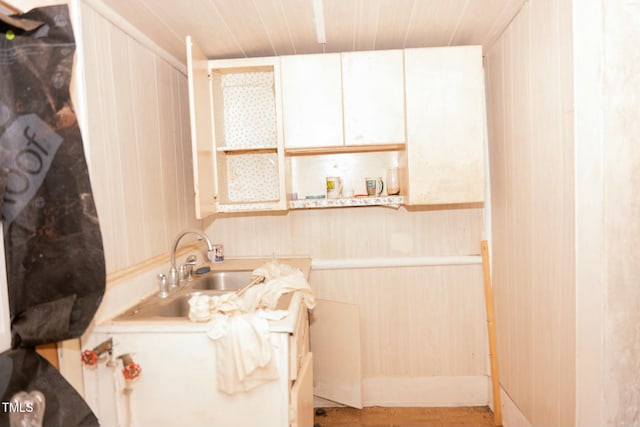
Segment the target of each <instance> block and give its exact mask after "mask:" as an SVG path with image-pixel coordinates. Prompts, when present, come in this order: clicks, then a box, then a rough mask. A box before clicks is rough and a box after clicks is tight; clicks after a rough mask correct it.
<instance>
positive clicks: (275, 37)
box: [102, 0, 526, 62]
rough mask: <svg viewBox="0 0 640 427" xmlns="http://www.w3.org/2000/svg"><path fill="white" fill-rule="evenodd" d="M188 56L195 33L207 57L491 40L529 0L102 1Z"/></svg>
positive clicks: (168, 47) (179, 55)
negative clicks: (188, 39)
mask: <svg viewBox="0 0 640 427" xmlns="http://www.w3.org/2000/svg"><path fill="white" fill-rule="evenodd" d="M102 2H103V3H105V4H106V5H107V6H109V7H110V8H112V9H113V10H114V11H116V12H117V13H118V14H120V15H122V16H123V17H124V18H125V19H127V20H128V21H129V22H130V23H132V24H133V25H135V26H136V27H137V28H139V29H140V30H141V31H142V32H143V33H145V34H146V35H147V36H148V37H149V38H151V39H152V40H154V41H155V42H156V43H158V44H159V45H160V46H161V47H163V48H164V49H165V50H167V51H168V52H169V53H170V54H172V55H173V56H175V57H176V58H177V59H178V60H180V61H182V62H184V61H185V53H184V51H185V42H184V40H185V36H186V35H192V36H193V38H194V40H195V41H196V43H197V44H198V45H199V46H200V48H201V50H202V51H203V52H204V53H205V54H206V55H207V56H208V57H209V58H212V59H214V58H239V57H260V56H274V55H291V54H304V53H321V52H345V51H357V50H381V49H398V48H411V47H431V46H456V45H470V44H479V45H483V46H484V47H485V48H487V47H488V46H490V45H491V44H492V43H493V42H494V41H495V40H496V39H497V38H498V36H499V35H500V34H501V33H502V31H503V30H504V29H505V28H506V27H507V25H508V24H509V22H510V21H511V19H512V18H513V17H514V16H515V15H516V13H517V12H518V10H519V9H520V7H521V6H522V5H523V4H524V3H525V2H526V0H324V1H323V5H324V16H325V23H326V24H325V29H326V43H325V44H319V43H318V42H317V39H316V27H315V19H314V14H313V0H180V1H176V0H102Z"/></svg>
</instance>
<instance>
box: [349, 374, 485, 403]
mask: <svg viewBox="0 0 640 427" xmlns="http://www.w3.org/2000/svg"><path fill="white" fill-rule="evenodd" d="M489 387H490V382H489V376H487V375H477V376H434V377H369V378H363V379H362V403H363V405H364V406H389V407H393V406H395V407H439V406H448V407H453V406H487V405H489V397H490V390H489Z"/></svg>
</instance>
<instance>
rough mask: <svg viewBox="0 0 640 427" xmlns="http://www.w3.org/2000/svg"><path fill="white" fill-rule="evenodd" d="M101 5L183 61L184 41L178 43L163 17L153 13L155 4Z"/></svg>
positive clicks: (119, 1) (111, 1) (121, 1)
mask: <svg viewBox="0 0 640 427" xmlns="http://www.w3.org/2000/svg"><path fill="white" fill-rule="evenodd" d="M162 1H166V0H162ZM102 3H104V4H105V5H106V6H107V7H108V8H110V9H112V10H113V11H114V12H116V13H117V14H118V15H120V16H122V17H123V18H125V20H126V21H128V22H129V23H130V24H131V25H133V26H134V27H136V28H137V29H139V30H140V31H141V32H142V33H143V34H145V35H146V36H147V37H148V38H149V39H151V40H153V41H154V42H155V43H156V44H157V45H158V46H160V47H162V48H163V49H164V50H166V51H167V52H169V53H170V54H171V55H173V56H175V57H176V58H178V59H180V60H184V57H185V54H184V41H182V43H180V40H179V38H178V34H177V33H176V32H175V31H174V30H173V29H172V27H171V26H168V25H167V24H166V23H165V22H164V19H165V15H164V14H162V13H157V12H156V11H155V5H156V2H153V3H150V4H147V3H146V2H145V1H128V0H103V1H102ZM158 3H161V2H160V1H159V2H158Z"/></svg>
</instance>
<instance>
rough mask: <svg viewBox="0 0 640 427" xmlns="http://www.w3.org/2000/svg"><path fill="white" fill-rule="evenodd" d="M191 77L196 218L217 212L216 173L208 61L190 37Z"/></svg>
mask: <svg viewBox="0 0 640 427" xmlns="http://www.w3.org/2000/svg"><path fill="white" fill-rule="evenodd" d="M187 79H188V86H189V113H190V118H191V152H192V157H193V185H194V194H195V203H196V218H198V219H201V218H205V217H207V216H209V215H211V214H213V213H215V211H216V208H215V195H216V189H215V187H216V179H215V176H216V173H215V150H214V141H213V124H212V109H211V89H210V86H209V67H208V60H207V58H206V57H205V56H204V54H203V53H202V52H201V51H200V49H199V48H198V46H197V45H196V44H195V43H194V42H193V40H191V36H187Z"/></svg>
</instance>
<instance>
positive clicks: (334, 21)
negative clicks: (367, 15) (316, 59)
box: [324, 0, 377, 52]
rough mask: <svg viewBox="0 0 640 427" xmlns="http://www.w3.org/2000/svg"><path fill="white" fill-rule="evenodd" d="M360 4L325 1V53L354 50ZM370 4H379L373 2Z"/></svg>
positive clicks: (339, 0) (340, 0)
mask: <svg viewBox="0 0 640 427" xmlns="http://www.w3.org/2000/svg"><path fill="white" fill-rule="evenodd" d="M359 3H360V2H358V1H344V0H324V14H325V17H330V19H328V20H327V19H325V32H326V36H327V43H326V44H325V46H324V49H325V52H349V51H352V50H354V37H355V29H356V19H355V16H356V15H355V14H356V8H357V5H358V4H359ZM370 3H377V1H371V2H370Z"/></svg>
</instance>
